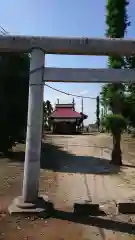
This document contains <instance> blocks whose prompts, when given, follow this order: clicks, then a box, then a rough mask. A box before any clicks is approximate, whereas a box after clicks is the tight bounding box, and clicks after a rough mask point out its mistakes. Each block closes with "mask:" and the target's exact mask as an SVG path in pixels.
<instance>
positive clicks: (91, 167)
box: [0, 134, 135, 240]
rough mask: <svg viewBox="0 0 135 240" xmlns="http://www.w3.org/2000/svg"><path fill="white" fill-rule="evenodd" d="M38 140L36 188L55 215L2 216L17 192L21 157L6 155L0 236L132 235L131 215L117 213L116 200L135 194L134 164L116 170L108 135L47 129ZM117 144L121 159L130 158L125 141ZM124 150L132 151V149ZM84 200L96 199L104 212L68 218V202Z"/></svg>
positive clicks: (56, 239) (0, 171)
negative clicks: (41, 217)
mask: <svg viewBox="0 0 135 240" xmlns="http://www.w3.org/2000/svg"><path fill="white" fill-rule="evenodd" d="M124 144H125V145H124ZM43 145H44V146H43V154H42V160H41V177H40V193H41V194H46V195H47V196H48V198H49V200H51V201H52V202H53V203H54V207H55V209H56V211H57V215H56V218H50V219H47V220H39V219H37V220H33V221H31V220H29V219H20V218H11V217H10V216H8V214H7V213H6V209H7V206H8V205H9V203H10V202H11V200H12V199H13V198H14V197H15V196H17V195H19V194H20V190H21V182H22V177H23V162H21V161H20V162H19V157H20V155H16V158H14V159H12V161H11V160H9V159H4V160H0V211H1V214H0V216H1V217H0V234H1V235H0V239H4V240H9V239H11V238H12V237H13V239H14V240H17V239H18V235H19V239H32V240H37V239H39V240H42V239H48V240H66V239H70V240H73V239H77V240H90V239H93V240H95V239H96V240H106V239H109V240H116V239H119V240H121V239H123V240H129V239H132V240H133V239H134V237H135V236H134V235H133V234H134V233H135V227H134V225H133V224H134V222H135V217H134V216H132V217H131V216H123V215H117V214H116V200H123V199H125V200H127V199H130V198H135V188H134V186H135V177H134V176H135V168H133V167H123V168H122V169H121V171H119V169H118V168H116V167H112V166H111V165H110V164H109V158H110V152H111V150H110V149H111V138H110V137H109V136H107V135H106V134H99V135H94V134H93V135H82V136H81V135H74V136H58V135H48V136H46V139H45V144H43ZM122 147H123V148H124V149H126V154H125V155H124V159H125V158H126V159H125V161H124V163H125V164H129V162H130V164H131V163H132V161H133V159H132V158H133V157H129V156H128V151H127V145H126V143H123V146H122ZM20 148H22V149H21V150H22V152H23V149H24V146H23V145H22V146H20V145H19V147H18V149H17V148H16V152H17V150H18V152H19V151H20ZM128 149H129V147H128ZM130 153H132V154H134V153H133V152H132V149H130ZM19 154H20V153H19ZM23 157H24V155H23ZM23 157H22V158H23ZM128 158H129V159H130V161H128ZM86 201H92V202H94V203H99V204H100V206H101V209H103V210H104V211H105V212H106V214H107V216H105V217H103V216H102V217H92V218H90V219H79V218H74V217H73V213H72V212H73V205H74V203H84V202H86Z"/></svg>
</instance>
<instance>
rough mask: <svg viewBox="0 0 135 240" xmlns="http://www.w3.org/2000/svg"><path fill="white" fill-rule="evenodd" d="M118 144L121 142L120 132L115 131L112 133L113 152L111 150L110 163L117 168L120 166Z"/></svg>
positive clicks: (119, 147) (120, 156)
mask: <svg viewBox="0 0 135 240" xmlns="http://www.w3.org/2000/svg"><path fill="white" fill-rule="evenodd" d="M120 142H121V132H120V131H118V132H117V131H116V132H114V133H113V150H112V159H111V163H113V164H114V165H118V166H121V165H122V155H121V146H120Z"/></svg>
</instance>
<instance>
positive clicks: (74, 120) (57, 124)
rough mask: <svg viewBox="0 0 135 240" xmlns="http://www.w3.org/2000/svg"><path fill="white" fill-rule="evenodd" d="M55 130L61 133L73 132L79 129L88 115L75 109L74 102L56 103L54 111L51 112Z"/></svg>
mask: <svg viewBox="0 0 135 240" xmlns="http://www.w3.org/2000/svg"><path fill="white" fill-rule="evenodd" d="M50 119H51V120H52V125H53V132H54V133H59V134H73V133H76V132H78V129H79V127H80V125H81V123H82V122H83V120H84V119H87V115H85V114H82V113H78V112H76V111H75V107H74V103H72V104H56V106H55V110H54V112H53V113H52V114H51V116H50Z"/></svg>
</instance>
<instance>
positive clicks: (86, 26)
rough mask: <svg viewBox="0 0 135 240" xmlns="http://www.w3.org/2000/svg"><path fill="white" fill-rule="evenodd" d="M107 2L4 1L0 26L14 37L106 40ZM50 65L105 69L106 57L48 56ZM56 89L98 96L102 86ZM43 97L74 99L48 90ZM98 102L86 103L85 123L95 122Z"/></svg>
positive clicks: (134, 17) (131, 11) (131, 12)
mask: <svg viewBox="0 0 135 240" xmlns="http://www.w3.org/2000/svg"><path fill="white" fill-rule="evenodd" d="M106 2H107V1H106V0H94V1H93V0H83V1H82V0H68V1H65V0H23V1H22V0H4V1H1V7H0V25H1V26H2V27H4V28H5V29H6V30H7V31H9V32H10V33H13V34H21V35H24V34H26V35H44V36H45V35H46V36H74V37H76V36H78V37H103V36H104V33H105V29H106V25H105V14H106V11H105V5H106ZM134 12H135V1H134V0H132V1H131V3H130V6H129V16H130V20H131V23H132V26H131V27H130V28H129V31H128V35H127V36H128V37H129V38H130V37H131V38H132V37H135V30H134V29H135V14H134ZM45 62H46V65H47V66H55V67H78V68H79V67H82V68H86V67H89V68H102V67H103V68H104V67H106V66H107V58H106V57H99V56H95V57H94V56H92V57H86V56H60V55H48V56H47V57H46V59H45ZM50 85H51V86H54V87H55V88H58V89H61V90H63V91H67V92H71V93H73V94H79V95H80V94H81V95H84V96H92V97H96V96H97V95H98V94H99V92H100V89H101V85H100V84H83V83H81V84H79V83H78V84H73V83H68V84H65V83H53V84H50ZM44 98H45V99H49V100H50V101H52V102H53V103H55V102H56V99H57V98H59V99H60V102H61V103H66V102H71V101H72V98H71V97H67V96H65V95H63V94H59V93H58V92H54V91H52V90H51V89H49V88H47V87H45V91H44ZM75 101H76V110H78V111H81V99H76V98H75ZM95 111H96V102H95V100H84V112H85V113H86V114H88V115H89V118H88V120H86V122H87V123H88V122H89V123H90V122H94V121H95Z"/></svg>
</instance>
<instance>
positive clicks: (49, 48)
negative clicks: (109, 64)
mask: <svg viewBox="0 0 135 240" xmlns="http://www.w3.org/2000/svg"><path fill="white" fill-rule="evenodd" d="M36 47H37V48H42V49H43V50H44V52H45V53H47V54H70V55H99V56H104V55H110V56H112V55H121V56H131V55H132V54H134V53H135V40H134V39H131V40H124V39H108V38H83V37H80V38H79V37H78V38H64V37H35V36H11V35H10V36H0V52H30V51H31V49H32V48H36Z"/></svg>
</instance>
